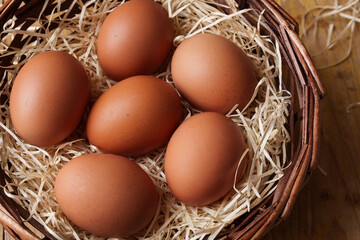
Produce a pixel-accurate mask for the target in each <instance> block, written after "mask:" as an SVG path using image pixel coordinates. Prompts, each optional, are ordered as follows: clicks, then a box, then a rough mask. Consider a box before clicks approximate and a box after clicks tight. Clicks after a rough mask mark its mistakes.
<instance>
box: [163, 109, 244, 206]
mask: <svg viewBox="0 0 360 240" xmlns="http://www.w3.org/2000/svg"><path fill="white" fill-rule="evenodd" d="M245 149H246V145H245V141H244V138H243V136H242V133H241V132H240V130H239V128H238V127H237V126H236V125H235V124H234V123H233V122H232V120H231V119H229V118H227V117H225V116H224V115H223V114H220V113H215V112H205V113H200V114H197V115H195V116H192V117H191V118H189V119H187V120H185V121H184V122H183V123H182V124H181V125H180V126H179V128H178V129H177V130H176V131H175V132H174V134H173V136H172V137H171V139H170V141H169V144H168V147H167V150H166V154H165V175H166V181H167V183H168V185H169V187H170V189H171V192H172V193H173V194H174V196H175V197H176V198H177V199H178V200H180V201H181V202H183V203H186V204H190V205H197V206H202V205H206V204H209V203H212V202H214V201H216V200H218V199H219V198H221V197H222V196H224V195H225V194H226V193H227V192H228V191H229V190H230V189H231V188H232V186H233V183H234V180H235V173H236V169H237V166H238V163H239V160H240V159H241V156H242V154H243V152H244V151H245ZM245 166H246V159H244V160H243V161H242V162H241V164H240V167H239V169H238V176H241V175H242V173H243V170H244V168H245Z"/></svg>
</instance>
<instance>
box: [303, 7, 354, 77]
mask: <svg viewBox="0 0 360 240" xmlns="http://www.w3.org/2000/svg"><path fill="white" fill-rule="evenodd" d="M359 22H360V1H359V0H347V1H346V2H345V3H343V4H339V2H338V0H334V4H333V5H324V6H316V7H313V8H311V9H309V10H308V11H307V12H306V13H305V15H304V16H303V17H302V20H301V37H302V39H303V40H305V41H310V42H318V40H317V37H318V35H319V34H320V29H319V26H322V28H324V29H326V34H327V41H326V45H325V46H324V47H323V48H322V49H320V51H317V52H316V53H315V51H314V53H313V54H312V57H313V59H314V61H315V62H316V58H317V57H320V56H321V57H326V54H328V51H330V50H331V49H333V48H334V47H335V46H336V45H339V44H340V43H344V44H346V47H347V49H346V50H345V51H343V52H344V55H343V56H341V57H339V58H338V59H337V60H336V61H335V62H332V63H329V64H326V65H323V66H320V65H319V66H317V67H316V68H317V69H318V70H321V69H326V68H330V67H334V66H337V65H339V64H341V63H343V62H344V61H345V60H346V59H348V58H349V56H350V54H351V51H352V44H353V40H354V34H355V33H356V23H359ZM308 45H309V46H308V47H311V43H310V44H308Z"/></svg>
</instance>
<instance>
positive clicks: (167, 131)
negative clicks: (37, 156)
mask: <svg viewBox="0 0 360 240" xmlns="http://www.w3.org/2000/svg"><path fill="white" fill-rule="evenodd" d="M181 114H182V105H181V101H180V97H179V95H178V94H177V93H176V91H175V89H174V88H173V87H172V86H171V85H170V84H168V83H167V82H165V81H163V80H161V79H159V78H156V77H152V76H135V77H130V78H127V79H124V80H123V81H121V82H119V83H117V84H115V85H114V86H112V87H111V88H110V89H109V90H107V91H106V92H105V93H103V94H102V95H101V96H100V97H99V99H98V100H97V101H96V102H95V104H94V106H93V107H92V109H91V110H90V114H89V117H88V121H87V126H86V131H87V137H88V139H89V141H90V142H91V143H92V144H93V145H95V146H97V147H98V148H100V149H101V150H102V151H104V152H109V153H115V154H120V155H126V156H134V155H140V154H143V153H147V152H149V151H151V150H154V149H156V148H158V147H160V146H162V145H164V144H165V143H166V142H167V141H168V139H169V138H170V136H171V134H172V133H173V131H174V130H175V128H176V127H177V126H178V124H179V122H180V118H181Z"/></svg>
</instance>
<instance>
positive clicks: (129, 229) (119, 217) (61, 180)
mask: <svg viewBox="0 0 360 240" xmlns="http://www.w3.org/2000/svg"><path fill="white" fill-rule="evenodd" d="M55 196H56V200H57V202H58V203H59V205H60V208H61V209H62V211H63V212H64V213H65V215H66V216H67V217H68V218H69V219H70V220H71V221H72V222H73V223H74V224H75V225H77V226H79V227H81V228H83V229H85V230H87V231H89V232H91V233H93V234H95V235H98V236H102V237H127V236H129V235H131V234H134V233H136V232H138V231H140V230H141V229H143V228H144V227H146V226H147V225H148V224H149V223H150V222H151V220H152V218H153V217H154V215H155V213H156V210H157V207H158V194H157V191H156V188H155V185H154V183H153V182H152V180H151V178H150V177H149V176H148V175H147V174H146V172H145V171H144V170H142V169H141V167H139V166H138V165H137V164H136V163H134V162H133V161H131V160H129V159H127V158H124V157H121V156H117V155H112V154H89V155H83V156H80V157H77V158H74V159H72V160H71V161H70V162H68V163H67V164H65V166H64V167H63V168H62V169H61V170H60V172H59V173H58V175H57V177H56V181H55Z"/></svg>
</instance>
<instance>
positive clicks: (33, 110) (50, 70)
mask: <svg viewBox="0 0 360 240" xmlns="http://www.w3.org/2000/svg"><path fill="white" fill-rule="evenodd" d="M89 94H90V82H89V80H88V77H87V74H86V72H85V69H84V67H83V66H82V65H81V63H80V62H79V61H78V60H76V59H75V58H74V57H73V56H71V55H69V54H67V53H65V52H58V51H50V52H44V53H40V54H39V55H37V56H35V57H33V58H32V59H30V60H29V61H28V62H27V63H26V64H25V65H24V66H23V68H21V70H20V72H19V73H18V75H17V76H16V79H15V81H14V85H13V87H12V90H11V95H10V116H11V120H12V123H13V125H14V128H15V130H16V131H17V133H18V134H19V135H20V137H21V138H23V139H24V140H25V141H27V142H29V143H31V144H34V145H37V146H51V145H53V144H56V143H59V142H60V141H62V140H64V139H65V138H66V137H67V136H69V135H70V134H71V133H72V132H73V131H74V129H75V128H76V127H77V125H78V124H79V122H80V120H81V118H82V116H83V113H84V110H85V108H86V105H87V101H88V98H89Z"/></svg>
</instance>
